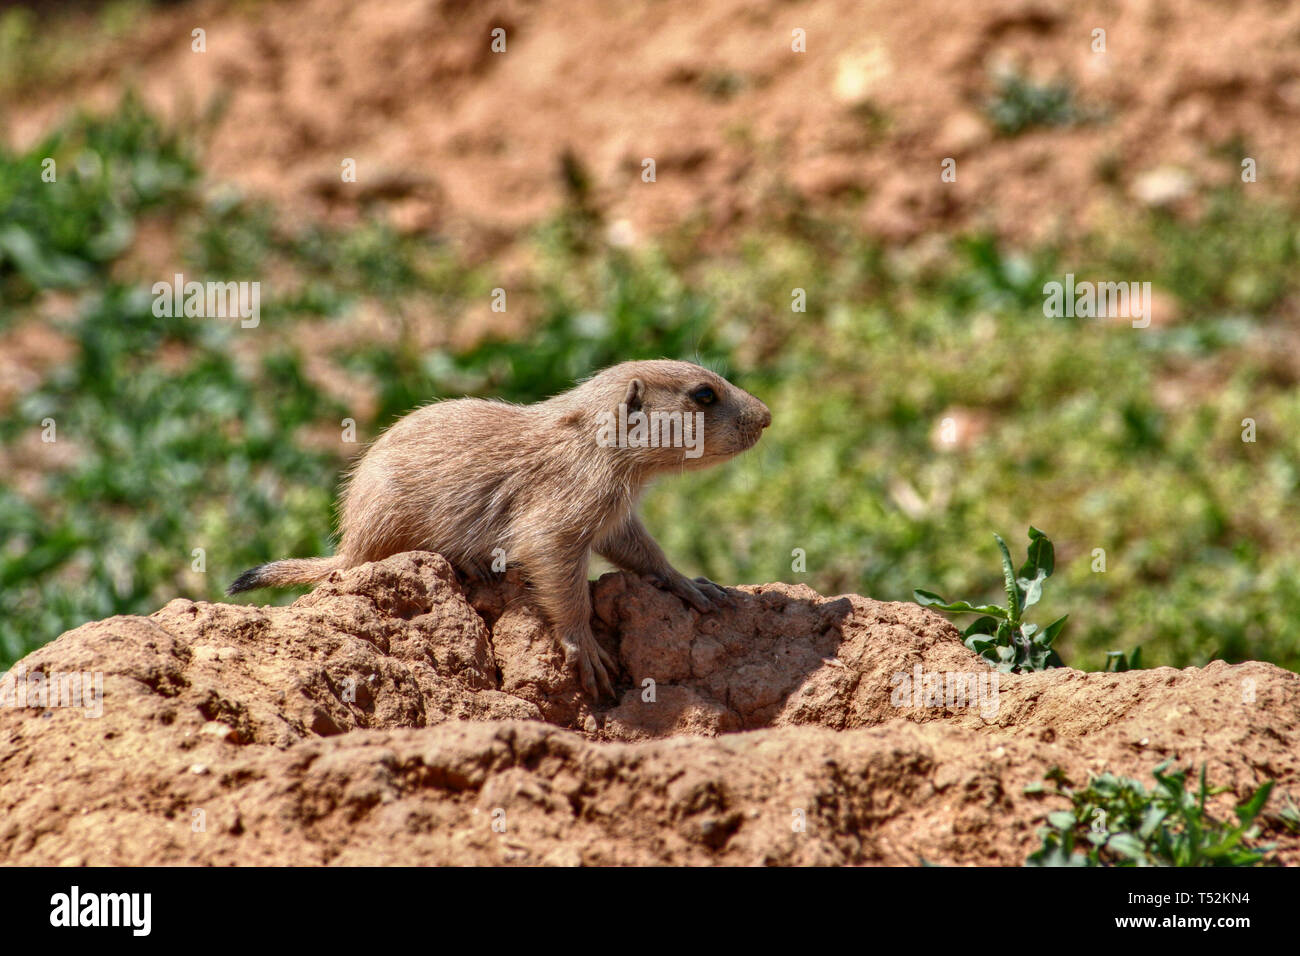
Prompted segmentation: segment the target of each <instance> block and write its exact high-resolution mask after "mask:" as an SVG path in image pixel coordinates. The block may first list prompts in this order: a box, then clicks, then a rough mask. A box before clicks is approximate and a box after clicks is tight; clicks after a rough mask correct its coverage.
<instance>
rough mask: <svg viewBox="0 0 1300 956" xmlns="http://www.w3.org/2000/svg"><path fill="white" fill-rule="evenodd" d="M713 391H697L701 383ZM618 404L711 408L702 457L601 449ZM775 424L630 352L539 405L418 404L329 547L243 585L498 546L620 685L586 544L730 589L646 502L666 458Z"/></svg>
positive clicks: (462, 566) (571, 651)
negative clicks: (697, 395) (410, 555)
mask: <svg viewBox="0 0 1300 956" xmlns="http://www.w3.org/2000/svg"><path fill="white" fill-rule="evenodd" d="M705 385H707V386H709V387H710V388H712V389H713V390H714V393H715V394H716V402H715V403H714V404H712V405H707V406H704V405H701V404H700V403H699V402H698V401H697V400H696V399H694V398H692V397H691V396H692V393H693V392H695V391H696V390H697V389H698V388H699V387H700V386H705ZM620 402H627V403H628V404H629V405H631V406H632V408H633V409H635V407H636V406H637V405H638V404H639V406H640V408H641V410H643V411H645V412H647V413H648V412H655V411H658V412H672V411H680V412H683V413H693V412H697V411H698V412H703V413H704V416H705V417H704V425H705V427H704V435H703V446H702V449H703V455H702V456H701V457H699V458H696V459H691V458H688V457H687V456H686V450H685V449H684V448H680V447H677V448H643V447H601V446H600V445H598V443H597V441H596V436H597V434H598V432H599V422H598V416H599V414H600V413H601V412H611V413H615V414H617V411H618V406H619V404H620ZM770 422H771V414H770V412H769V411H768V409H767V406H766V405H764V404H763V403H762V402H760V401H759V400H758V399H756V398H754V397H753V396H752V395H750V394H749V393H747V392H745V391H743V390H741V389H739V388H737V387H736V386H734V385H732V384H731V383H730V382H728V381H727V380H726V379H724V378H722V377H721V376H719V375H717V374H716V373H714V372H711V371H709V370H708V369H705V368H701V367H700V366H698V365H693V364H691V363H688V362H673V361H648V362H625V363H623V364H621V365H615V366H613V367H611V368H608V369H605V370H604V371H602V372H600V373H599V374H597V375H595V376H593V377H592V378H591V379H589V380H587V381H585V382H583V383H581V384H580V385H578V386H576V387H575V388H573V389H570V390H569V391H567V392H564V393H563V394H561V395H557V396H555V397H554V398H551V399H549V400H547V401H544V402H539V403H538V404H536V405H511V404H507V403H505V402H497V401H485V400H481V399H469V398H466V399H457V400H452V401H443V402H437V403H434V404H432V405H426V406H424V407H423V408H419V409H416V410H415V411H413V412H411V413H410V414H409V415H407V416H405V417H404V418H402V419H401V420H399V421H398V422H397V423H395V424H394V425H393V426H392V427H391V428H390V429H389V430H388V431H387V432H385V433H384V434H383V435H381V436H380V437H379V438H378V439H377V440H376V441H375V442H374V444H372V445H371V446H370V448H369V449H368V450H367V451H366V453H365V454H364V455H363V456H362V458H361V459H360V461H359V462H358V464H357V465H356V467H355V469H354V470H353V472H352V474H351V475H350V477H349V480H348V482H347V487H346V489H345V491H344V494H343V507H342V509H341V510H342V518H341V532H342V536H341V540H340V542H339V548H338V554H337V555H336V556H335V557H333V558H315V559H299V560H290V561H277V562H274V563H272V564H267V565H263V566H262V567H260V568H255V569H253V570H252V571H249V572H246V573H245V574H244V575H243V576H242V577H241V578H240V579H239V580H238V581H236V582H235V584H234V585H232V586H231V592H232V593H233V592H234V591H236V590H248V589H250V588H254V587H266V586H275V587H280V586H284V585H288V584H301V583H308V582H316V581H320V580H322V579H323V578H325V577H326V576H328V575H329V574H330V572H332V571H334V570H336V569H341V568H351V567H355V566H356V565H359V564H363V563H365V562H367V561H378V560H380V559H381V558H386V557H388V556H389V555H392V554H398V553H400V552H403V551H416V550H422V551H436V552H437V553H439V554H441V555H443V556H444V557H446V558H447V559H448V560H449V561H451V563H452V564H453V565H454V566H456V567H457V568H458V569H459V570H461V571H462V572H464V573H467V574H477V575H483V574H486V573H488V572H489V571H490V570H491V567H492V563H493V556H494V551H495V549H498V548H499V549H502V550H503V551H504V553H505V560H506V562H507V565H508V566H510V567H518V568H521V569H522V571H523V573H524V577H525V578H526V579H527V580H528V582H529V583H530V584H531V585H532V586H533V588H534V590H535V594H536V600H537V603H538V605H539V607H540V608H541V610H542V611H543V613H544V614H545V615H546V617H547V619H548V621H549V622H550V624H551V625H552V626H553V627H554V628H555V630H556V632H557V636H558V637H559V639H560V642H561V644H562V645H563V646H564V648H565V650H566V653H567V655H568V657H569V659H570V661H571V662H576V663H577V665H578V668H579V676H580V678H581V679H582V683H583V685H584V687H586V688H587V690H588V691H589V692H593V693H594V692H595V688H596V686H597V685H599V687H600V688H601V689H603V690H605V691H606V692H609V691H610V690H611V685H610V683H609V678H608V675H607V673H606V669H605V666H604V665H603V664H602V658H603V659H604V662H605V663H606V664H610V665H611V666H612V662H610V661H609V660H608V658H607V657H605V655H604V651H603V650H601V649H600V647H599V645H597V644H596V641H595V639H594V638H593V637H592V634H591V623H590V617H591V606H590V596H589V593H588V589H587V560H588V553H589V551H591V550H592V549H594V550H595V551H596V552H597V553H599V554H601V555H602V556H603V557H605V558H607V559H608V560H609V561H611V562H612V563H613V564H615V565H617V566H619V567H621V568H623V569H625V570H629V571H634V572H637V573H640V574H645V575H648V576H649V577H651V578H652V579H654V580H655V581H656V582H657V583H659V584H660V585H661V586H663V587H665V588H667V589H669V590H671V591H673V592H674V593H676V594H678V595H680V596H681V597H683V598H684V599H685V600H687V601H689V602H690V603H691V604H693V605H694V606H695V607H697V608H698V609H700V610H707V609H708V608H709V607H711V606H712V605H713V604H715V603H720V602H726V601H728V600H729V598H728V597H727V596H726V593H725V592H724V591H722V590H721V589H720V588H718V587H716V586H715V585H713V584H712V583H710V582H707V581H705V580H704V579H697V580H696V581H695V582H692V581H690V580H689V579H687V578H686V577H685V576H684V575H682V574H681V573H680V572H678V571H677V570H676V569H674V568H673V567H672V565H670V564H669V563H668V559H667V558H666V557H665V556H664V553H663V551H662V550H660V548H659V545H658V544H656V543H655V540H654V539H653V538H652V537H650V534H649V532H647V531H646V529H645V528H644V526H643V525H642V524H641V522H640V521H639V520H638V519H637V517H636V515H635V512H634V509H635V506H636V503H637V500H638V498H639V497H640V495H641V492H642V491H643V490H644V488H645V485H646V483H647V482H648V481H649V480H650V479H652V478H653V477H654V476H655V475H657V474H660V473H662V472H666V471H681V470H684V469H688V468H703V467H709V466H711V465H714V464H718V463H720V462H723V461H726V460H727V459H729V458H731V457H732V456H734V455H736V454H739V453H740V452H742V451H744V450H746V449H747V448H749V447H750V446H752V445H753V444H754V443H755V442H756V441H757V440H758V438H759V436H760V434H761V433H762V430H763V429H764V428H766V427H767V425H768V424H769V423H770Z"/></svg>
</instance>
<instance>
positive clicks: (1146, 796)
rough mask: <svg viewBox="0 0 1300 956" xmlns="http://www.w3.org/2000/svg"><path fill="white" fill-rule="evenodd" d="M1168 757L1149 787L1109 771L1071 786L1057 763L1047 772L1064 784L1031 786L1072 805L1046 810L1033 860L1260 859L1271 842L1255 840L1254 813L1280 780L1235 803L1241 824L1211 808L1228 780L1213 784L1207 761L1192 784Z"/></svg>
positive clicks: (1166, 862)
mask: <svg viewBox="0 0 1300 956" xmlns="http://www.w3.org/2000/svg"><path fill="white" fill-rule="evenodd" d="M1171 762H1172V761H1169V760H1166V761H1165V762H1163V763H1161V764H1160V765H1159V766H1157V767H1156V768H1155V769H1154V770H1153V771H1152V776H1154V777H1155V779H1156V786H1155V787H1154V788H1152V789H1151V790H1147V789H1146V788H1145V787H1144V786H1143V785H1142V783H1141V782H1140V781H1138V780H1134V779H1133V778H1131V777H1117V776H1115V775H1114V774H1110V773H1104V774H1101V775H1098V776H1091V777H1089V778H1088V784H1087V786H1086V787H1084V788H1083V789H1081V790H1073V789H1071V788H1070V786H1069V781H1068V780H1067V779H1066V778H1065V775H1064V773H1063V772H1062V771H1061V770H1060V769H1059V768H1053V769H1052V770H1051V771H1049V772H1048V773H1047V779H1049V780H1053V781H1055V782H1056V783H1057V784H1058V785H1059V789H1055V790H1050V791H1049V790H1047V789H1046V788H1045V787H1044V786H1043V785H1042V784H1041V783H1037V784H1031V785H1030V786H1029V787H1026V788H1025V792H1026V793H1030V794H1035V793H1050V794H1052V795H1055V796H1062V797H1065V798H1067V799H1068V800H1069V801H1070V805H1071V806H1070V809H1069V810H1056V811H1053V812H1051V813H1049V814H1048V815H1047V825H1046V826H1045V827H1043V828H1042V829H1041V830H1039V836H1040V838H1041V839H1042V841H1043V845H1042V846H1041V847H1040V848H1039V849H1038V850H1036V851H1035V852H1034V853H1032V854H1030V856H1029V858H1028V860H1027V861H1026V863H1027V864H1028V865H1029V866H1255V865H1257V864H1260V863H1263V862H1265V858H1266V857H1267V855H1268V854H1269V853H1270V852H1272V850H1273V848H1274V847H1273V844H1267V845H1264V846H1257V847H1253V846H1250V845H1249V841H1252V840H1254V839H1255V838H1256V837H1257V836H1258V835H1259V828H1258V827H1256V826H1255V819H1256V818H1257V817H1258V816H1259V814H1260V811H1262V810H1263V809H1264V804H1265V803H1267V802H1268V797H1269V794H1270V793H1271V792H1272V790H1273V784H1274V781H1272V780H1267V781H1265V782H1264V783H1263V784H1261V785H1260V786H1259V787H1258V789H1256V790H1255V792H1254V793H1253V794H1251V795H1250V797H1249V798H1247V799H1246V800H1245V801H1243V802H1242V803H1240V804H1238V805H1237V807H1236V810H1235V812H1236V816H1237V820H1236V822H1235V823H1232V822H1224V821H1221V820H1216V819H1214V818H1213V817H1211V816H1210V815H1209V814H1208V813H1207V812H1206V809H1205V801H1206V798H1207V797H1211V796H1213V795H1215V794H1218V793H1225V792H1227V791H1228V790H1230V789H1231V788H1229V787H1210V786H1208V785H1207V784H1206V782H1205V766H1204V764H1202V766H1201V773H1200V782H1199V785H1198V786H1197V787H1196V788H1195V789H1194V790H1191V791H1188V789H1187V774H1188V772H1189V770H1190V768H1189V770H1176V771H1173V772H1166V768H1168V766H1169V765H1170V763H1171Z"/></svg>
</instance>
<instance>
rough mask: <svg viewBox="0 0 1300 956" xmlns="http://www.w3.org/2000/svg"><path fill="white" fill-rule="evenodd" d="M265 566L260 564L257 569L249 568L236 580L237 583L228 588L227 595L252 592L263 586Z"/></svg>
mask: <svg viewBox="0 0 1300 956" xmlns="http://www.w3.org/2000/svg"><path fill="white" fill-rule="evenodd" d="M264 567H266V565H265V564H259V565H258V566H257V567H255V568H249V569H248V570H247V571H245V572H244V573H243V574H241V575H240V576H239V577H237V578H235V583H234V584H232V585H230V587H228V588H226V593H227V594H238V593H239V592H240V591H252V590H254V589H255V588H260V587H261V586H262V583H261V582H262V568H264Z"/></svg>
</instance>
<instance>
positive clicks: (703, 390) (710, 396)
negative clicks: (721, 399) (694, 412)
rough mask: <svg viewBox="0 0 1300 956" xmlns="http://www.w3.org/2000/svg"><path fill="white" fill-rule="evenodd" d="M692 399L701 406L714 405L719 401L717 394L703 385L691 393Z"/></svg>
mask: <svg viewBox="0 0 1300 956" xmlns="http://www.w3.org/2000/svg"><path fill="white" fill-rule="evenodd" d="M691 398H693V399H695V401H696V402H698V403H699V404H701V405H712V404H713V403H714V402H716V401H717V400H718V396H717V393H715V392H714V391H713V389H712V388H710V387H709V386H707V385H701V386H700V387H699V388H697V389H695V390H694V391H692V392H691Z"/></svg>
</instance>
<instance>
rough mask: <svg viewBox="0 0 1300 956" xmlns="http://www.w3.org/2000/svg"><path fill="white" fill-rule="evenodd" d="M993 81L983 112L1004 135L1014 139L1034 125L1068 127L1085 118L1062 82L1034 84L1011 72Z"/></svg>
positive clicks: (1070, 92) (1072, 94)
mask: <svg viewBox="0 0 1300 956" xmlns="http://www.w3.org/2000/svg"><path fill="white" fill-rule="evenodd" d="M996 82H997V86H996V89H995V90H994V93H993V96H992V98H990V99H989V101H988V102H987V103H986V104H985V111H986V113H987V114H988V118H989V122H991V123H992V124H993V126H994V128H995V129H997V131H998V132H999V133H1001V134H1003V135H1004V136H1015V135H1017V134H1019V133H1022V132H1024V131H1025V130H1027V129H1030V128H1031V127H1034V126H1068V125H1070V124H1072V123H1077V122H1080V121H1082V120H1083V119H1085V118H1086V116H1085V114H1084V112H1083V111H1082V110H1080V109H1079V107H1078V106H1077V105H1076V104H1075V102H1074V91H1073V89H1071V87H1070V84H1069V83H1067V82H1066V81H1065V80H1056V81H1053V82H1049V83H1038V82H1035V81H1034V80H1031V79H1029V78H1027V77H1024V76H1021V75H1020V74H1019V73H1014V72H1013V73H1007V74H1005V75H1003V76H1000V77H998V79H997V81H996Z"/></svg>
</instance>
